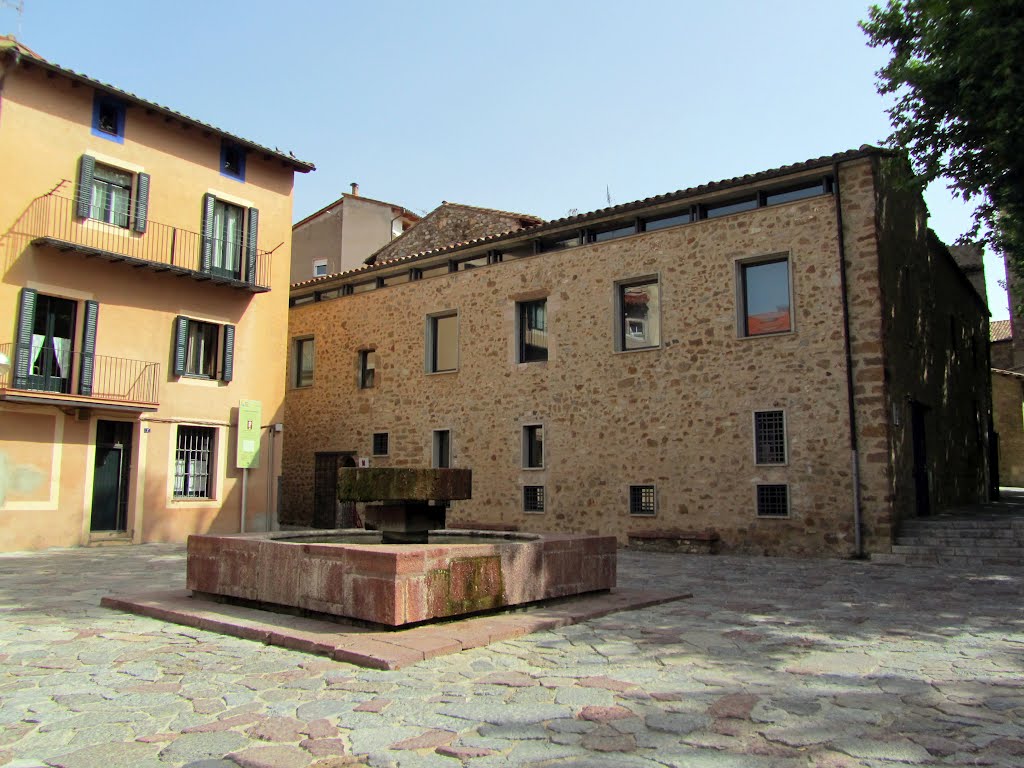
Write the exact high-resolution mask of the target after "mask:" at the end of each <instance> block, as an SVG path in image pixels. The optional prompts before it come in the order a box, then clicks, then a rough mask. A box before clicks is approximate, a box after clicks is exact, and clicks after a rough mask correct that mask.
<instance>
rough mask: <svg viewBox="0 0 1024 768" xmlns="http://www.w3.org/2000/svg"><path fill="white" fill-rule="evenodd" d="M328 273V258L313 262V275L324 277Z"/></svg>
mask: <svg viewBox="0 0 1024 768" xmlns="http://www.w3.org/2000/svg"><path fill="white" fill-rule="evenodd" d="M326 274H327V259H317V260H315V261H314V262H313V277H323V276H324V275H326Z"/></svg>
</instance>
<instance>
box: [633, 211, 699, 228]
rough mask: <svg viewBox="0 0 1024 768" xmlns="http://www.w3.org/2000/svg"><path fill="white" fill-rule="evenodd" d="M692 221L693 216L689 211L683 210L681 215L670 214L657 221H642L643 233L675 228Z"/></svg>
mask: <svg viewBox="0 0 1024 768" xmlns="http://www.w3.org/2000/svg"><path fill="white" fill-rule="evenodd" d="M691 221H693V216H692V215H691V214H690V211H689V210H685V211H683V212H682V213H672V214H669V215H668V216H662V217H661V218H658V219H647V220H645V221H644V232H654V231H655V230H658V229H664V228H665V227H675V226H678V225H679V224H689V223H690V222H691Z"/></svg>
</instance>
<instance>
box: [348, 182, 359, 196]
mask: <svg viewBox="0 0 1024 768" xmlns="http://www.w3.org/2000/svg"><path fill="white" fill-rule="evenodd" d="M349 186H350V187H352V196H353V197H359V184H357V183H356V182H354V181H353V182H352V183H351V184H350V185H349Z"/></svg>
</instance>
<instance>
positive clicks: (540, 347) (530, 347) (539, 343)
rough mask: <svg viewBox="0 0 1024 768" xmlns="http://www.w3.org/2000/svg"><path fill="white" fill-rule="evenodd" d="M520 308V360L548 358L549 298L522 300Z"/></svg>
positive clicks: (535, 360)
mask: <svg viewBox="0 0 1024 768" xmlns="http://www.w3.org/2000/svg"><path fill="white" fill-rule="evenodd" d="M516 306H517V307H518V308H519V312H518V322H519V362H520V363H536V362H540V361H543V360H547V359H548V309H547V307H548V300H547V299H538V300H537V301H522V302H519V303H518V304H517V305H516Z"/></svg>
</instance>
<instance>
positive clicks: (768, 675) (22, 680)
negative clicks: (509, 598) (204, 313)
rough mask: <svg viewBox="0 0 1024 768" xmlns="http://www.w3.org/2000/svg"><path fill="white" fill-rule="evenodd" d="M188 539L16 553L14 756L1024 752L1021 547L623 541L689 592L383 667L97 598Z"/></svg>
mask: <svg viewBox="0 0 1024 768" xmlns="http://www.w3.org/2000/svg"><path fill="white" fill-rule="evenodd" d="M184 563H185V555H184V548H183V547H181V546H178V545H143V546H137V547H121V548H117V549H115V548H102V549H68V550H52V551H45V552H38V553H32V554H12V555H0V766H2V767H3V768H42V767H43V766H61V765H66V766H72V767H78V766H80V767H81V768H89V767H90V766H97V767H98V768H114V767H115V766H135V765H139V766H149V765H152V766H154V767H155V766H157V765H159V766H162V767H163V768H185V767H186V766H187V767H188V768H238V766H239V765H251V766H273V767H274V768H284V767H285V766H299V765H303V764H306V765H309V766H314V767H315V768H337V766H342V765H370V766H380V767H381V768H416V767H417V766H438V767H440V768H443V767H444V766H448V767H449V768H459V767H460V766H467V768H489V766H509V765H521V766H527V767H529V768H541V766H545V767H548V768H569V767H570V766H575V767H576V768H583V767H584V766H587V767H596V766H614V767H615V768H629V767H631V766H637V767H638V768H639V767H641V766H643V767H646V768H666V767H667V766H679V767H680V768H707V767H710V766H715V767H716V768H722V767H724V766H733V767H735V768H862V767H864V766H866V767H867V768H899V767H900V766H902V767H903V768H906V766H929V767H930V768H934V767H935V766H943V767H947V766H948V767H954V766H967V765H983V766H994V767H995V768H1020V766H1022V765H1024V568H1020V567H1010V566H1006V565H1005V564H1004V565H1000V566H986V567H969V568H960V567H955V568H934V567H933V568H928V567H924V568H916V567H915V568H907V567H902V566H891V565H887V566H878V565H873V564H871V563H863V562H849V561H839V560H795V559H786V558H759V557H749V558H742V557H732V556H725V555H715V556H701V555H679V554H659V553H642V554H641V553H635V552H629V551H624V552H620V554H619V569H618V572H619V584H620V586H621V587H622V588H624V589H644V588H650V587H652V586H655V587H657V588H658V589H664V590H674V591H678V592H692V593H693V597H692V598H691V599H688V600H679V601H674V602H669V603H664V604H662V605H657V606H652V607H649V608H645V609H642V610H631V611H621V612H617V613H612V614H608V615H606V616H603V617H599V618H593V619H589V620H586V621H582V622H580V623H577V624H570V625H566V626H561V627H552V628H547V629H540V630H538V631H536V632H533V633H531V634H523V635H519V636H514V637H511V638H510V639H506V640H497V641H494V642H489V644H486V645H481V646H480V647H476V648H471V649H469V650H465V651H462V652H460V653H453V654H448V655H442V656H437V657H433V658H424V659H423V660H422V661H418V662H416V663H415V664H411V665H410V666H407V667H405V668H404V669H398V670H380V669H373V668H368V667H359V666H355V665H353V664H350V663H347V662H345V661H340V660H337V659H333V658H330V657H326V656H314V655H310V654H308V653H301V652H297V651H294V650H289V649H287V648H281V647H277V646H273V645H268V644H265V643H264V642H263V641H251V640H244V639H241V638H237V637H232V636H227V635H221V634H215V633H212V632H209V631H206V630H204V629H197V628H194V627H189V626H184V625H180V624H173V623H168V622H165V621H159V620H156V619H153V618H150V617H145V616H138V615H134V614H129V613H123V612H120V611H113V610H110V609H107V608H103V607H100V605H99V602H100V599H101V598H102V597H103V596H104V595H108V594H111V593H125V592H127V591H129V590H138V591H143V590H145V591H170V590H175V589H178V588H180V587H182V586H183V585H184V572H185V565H184ZM474 621H475V620H474ZM279 629H280V627H278V626H275V627H274V631H278V630H279ZM464 629H465V633H464V634H465V637H464V638H463V639H464V640H466V641H467V642H488V641H489V639H490V634H489V633H488V632H485V631H483V630H482V629H481V628H479V627H478V626H476V625H475V624H474V623H472V622H471V623H469V624H467V625H466V627H465V628H464ZM304 631H309V628H308V627H306V628H305V629H304ZM314 636H315V633H314ZM460 642H461V641H460ZM341 650H344V649H343V648H342V647H339V648H338V649H337V651H336V653H337V652H338V651H341ZM407 650H409V651H412V650H415V651H417V652H419V653H420V654H421V655H427V654H430V653H431V652H432V651H431V647H430V646H422V647H416V648H413V649H407Z"/></svg>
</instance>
